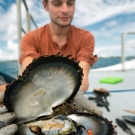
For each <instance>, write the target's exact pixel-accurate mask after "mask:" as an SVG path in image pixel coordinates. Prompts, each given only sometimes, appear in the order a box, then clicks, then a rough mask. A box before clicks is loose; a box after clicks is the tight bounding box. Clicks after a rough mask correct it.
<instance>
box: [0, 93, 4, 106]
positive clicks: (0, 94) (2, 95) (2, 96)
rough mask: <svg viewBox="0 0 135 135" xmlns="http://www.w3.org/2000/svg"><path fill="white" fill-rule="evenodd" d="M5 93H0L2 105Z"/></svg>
mask: <svg viewBox="0 0 135 135" xmlns="http://www.w3.org/2000/svg"><path fill="white" fill-rule="evenodd" d="M3 98H4V92H0V104H3Z"/></svg>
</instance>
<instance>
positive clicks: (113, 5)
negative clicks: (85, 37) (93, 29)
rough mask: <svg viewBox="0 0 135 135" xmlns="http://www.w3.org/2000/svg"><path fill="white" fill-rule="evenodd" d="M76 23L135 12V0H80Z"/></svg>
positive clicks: (93, 21)
mask: <svg viewBox="0 0 135 135" xmlns="http://www.w3.org/2000/svg"><path fill="white" fill-rule="evenodd" d="M76 2H77V6H76V14H75V20H74V23H75V24H76V25H78V26H82V25H83V26H87V25H90V24H94V23H97V22H100V21H103V20H105V19H108V18H111V17H113V16H116V15H119V14H122V13H125V14H129V13H135V0H115V1H114V2H113V0H112V1H111V0H100V1H99V0H91V2H89V0H85V2H84V1H82V0H78V1H76Z"/></svg>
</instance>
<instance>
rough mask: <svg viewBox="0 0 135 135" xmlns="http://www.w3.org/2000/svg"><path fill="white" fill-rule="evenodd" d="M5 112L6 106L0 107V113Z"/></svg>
mask: <svg viewBox="0 0 135 135" xmlns="http://www.w3.org/2000/svg"><path fill="white" fill-rule="evenodd" d="M5 112H7V108H6V107H5V106H2V107H0V114H1V113H5Z"/></svg>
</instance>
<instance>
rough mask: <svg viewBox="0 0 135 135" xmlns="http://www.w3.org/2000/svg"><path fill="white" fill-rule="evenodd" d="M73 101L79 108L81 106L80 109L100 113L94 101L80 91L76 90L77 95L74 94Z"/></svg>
mask: <svg viewBox="0 0 135 135" xmlns="http://www.w3.org/2000/svg"><path fill="white" fill-rule="evenodd" d="M75 102H76V106H77V107H79V109H80V108H81V109H82V110H86V111H87V112H91V113H96V114H98V115H102V111H101V109H100V108H99V107H97V106H96V104H95V103H94V102H92V101H90V100H88V99H87V98H86V97H84V96H83V94H82V93H81V92H80V91H78V93H77V95H76V96H75Z"/></svg>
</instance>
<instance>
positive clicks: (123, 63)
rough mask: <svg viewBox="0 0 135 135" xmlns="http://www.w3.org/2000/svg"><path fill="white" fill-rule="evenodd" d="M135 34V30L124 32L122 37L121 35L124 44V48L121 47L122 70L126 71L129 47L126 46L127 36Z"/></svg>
mask: <svg viewBox="0 0 135 135" xmlns="http://www.w3.org/2000/svg"><path fill="white" fill-rule="evenodd" d="M133 34H135V32H125V33H122V37H121V39H122V40H121V42H122V43H121V44H122V48H121V54H122V56H121V65H122V67H121V68H122V71H126V66H125V49H126V48H127V47H126V46H125V38H126V36H127V35H133Z"/></svg>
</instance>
